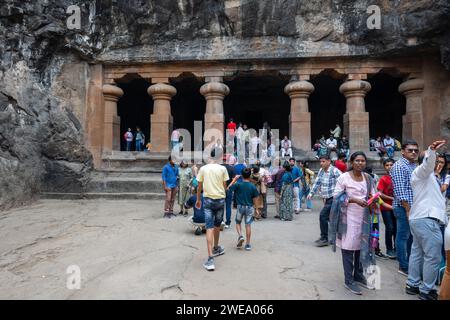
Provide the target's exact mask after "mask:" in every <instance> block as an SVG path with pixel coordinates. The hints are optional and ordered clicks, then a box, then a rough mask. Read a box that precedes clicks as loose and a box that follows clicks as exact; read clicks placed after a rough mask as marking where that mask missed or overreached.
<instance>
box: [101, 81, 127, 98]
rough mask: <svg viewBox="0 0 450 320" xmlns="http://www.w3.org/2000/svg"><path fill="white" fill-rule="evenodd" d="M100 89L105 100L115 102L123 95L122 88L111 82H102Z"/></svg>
mask: <svg viewBox="0 0 450 320" xmlns="http://www.w3.org/2000/svg"><path fill="white" fill-rule="evenodd" d="M102 91H103V96H104V97H105V100H107V101H112V102H117V100H119V98H120V97H121V96H123V90H122V89H120V88H119V87H117V86H114V85H111V84H104V85H103V88H102Z"/></svg>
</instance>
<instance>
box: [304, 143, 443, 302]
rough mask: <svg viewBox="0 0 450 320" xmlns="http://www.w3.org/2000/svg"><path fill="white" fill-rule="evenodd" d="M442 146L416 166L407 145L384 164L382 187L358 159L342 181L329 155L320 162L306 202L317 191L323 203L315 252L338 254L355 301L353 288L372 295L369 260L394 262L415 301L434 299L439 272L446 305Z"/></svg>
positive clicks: (412, 147)
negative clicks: (398, 156) (382, 247)
mask: <svg viewBox="0 0 450 320" xmlns="http://www.w3.org/2000/svg"><path fill="white" fill-rule="evenodd" d="M444 144H445V141H436V142H434V143H432V144H431V145H430V146H429V148H428V149H427V151H426V152H425V153H423V155H422V156H421V157H420V158H419V148H418V144H417V143H416V142H415V141H412V140H408V141H406V142H405V143H404V144H403V145H402V148H401V151H402V158H401V159H400V160H398V161H397V162H395V163H394V160H392V159H386V160H385V161H384V167H385V170H386V175H384V176H383V177H382V178H381V179H377V178H376V176H375V175H373V174H371V173H370V170H367V157H366V155H365V154H364V153H363V152H360V151H357V152H355V153H353V154H352V155H351V157H350V161H349V165H350V168H349V169H348V170H347V172H345V173H342V172H341V171H340V170H338V169H337V168H336V167H334V166H333V165H331V160H330V158H329V156H328V155H323V156H321V158H320V165H321V169H320V171H319V173H318V177H317V179H316V182H315V184H314V186H313V187H312V190H311V193H310V194H309V196H308V197H309V198H311V197H312V196H313V195H314V194H315V192H317V191H318V190H319V194H320V196H321V198H322V199H323V203H324V207H323V209H322V211H321V212H320V230H321V235H320V238H319V239H318V240H316V245H317V246H318V247H325V246H328V245H330V244H331V245H332V248H333V250H335V249H336V246H338V247H340V248H341V253H342V261H343V266H344V279H345V280H344V286H345V287H346V288H347V289H348V290H350V291H351V292H352V293H354V294H357V295H360V294H362V291H361V289H360V287H364V288H367V289H374V288H375V287H374V284H373V283H369V282H368V281H367V277H366V275H368V274H373V273H374V271H375V270H376V268H374V265H375V257H380V258H391V259H395V258H396V259H397V260H398V263H399V270H398V272H399V273H400V274H402V275H404V276H406V277H407V278H408V279H407V281H406V289H405V291H406V293H407V294H411V295H418V296H419V298H420V299H421V300H436V299H438V292H437V290H436V288H435V284H436V283H439V282H440V280H441V277H442V274H443V270H445V275H444V276H443V281H442V284H441V289H440V294H439V297H440V299H450V266H449V265H448V259H449V258H450V227H448V211H447V210H446V195H447V193H446V192H447V189H448V186H449V184H450V177H449V176H448V175H447V166H446V157H445V156H444V155H440V154H438V153H437V150H438V149H439V148H441V147H442V146H443V145H444ZM417 162H419V164H417ZM380 216H381V217H382V218H383V222H384V224H385V244H386V249H387V252H386V255H384V254H382V253H381V251H380V247H379V230H380V228H379V223H380ZM444 239H445V240H444ZM444 242H445V244H444ZM446 261H447V267H446V269H445V264H446ZM378 276H379V275H378ZM371 279H376V276H375V277H371Z"/></svg>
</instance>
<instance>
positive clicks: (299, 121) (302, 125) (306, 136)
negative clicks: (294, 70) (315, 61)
mask: <svg viewBox="0 0 450 320" xmlns="http://www.w3.org/2000/svg"><path fill="white" fill-rule="evenodd" d="M313 91H314V86H313V85H312V84H311V83H310V82H308V81H304V80H302V81H294V82H291V83H289V84H287V85H286V87H285V88H284V92H285V93H286V94H287V95H289V98H291V113H290V115H289V138H290V139H291V141H292V145H293V147H294V148H296V149H301V150H303V151H306V152H308V151H311V113H310V112H309V110H308V97H309V95H310V94H311V93H312V92H313Z"/></svg>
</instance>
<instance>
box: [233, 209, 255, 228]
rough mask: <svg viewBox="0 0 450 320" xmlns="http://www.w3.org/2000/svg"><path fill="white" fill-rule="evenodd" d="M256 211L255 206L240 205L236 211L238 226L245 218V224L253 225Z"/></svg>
mask: <svg viewBox="0 0 450 320" xmlns="http://www.w3.org/2000/svg"><path fill="white" fill-rule="evenodd" d="M254 212H255V209H254V208H253V206H242V205H240V204H238V206H237V211H236V224H241V222H242V218H245V224H251V223H252V222H253V213H254Z"/></svg>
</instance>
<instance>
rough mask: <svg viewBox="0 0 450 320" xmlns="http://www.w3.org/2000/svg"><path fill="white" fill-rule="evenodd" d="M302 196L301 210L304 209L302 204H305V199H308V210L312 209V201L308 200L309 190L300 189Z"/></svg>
mask: <svg viewBox="0 0 450 320" xmlns="http://www.w3.org/2000/svg"><path fill="white" fill-rule="evenodd" d="M299 194H300V196H299V198H300V209H301V208H302V203H303V198H305V199H306V208H307V209H312V201H311V200H308V194H309V188H308V189H305V188H300V192H299Z"/></svg>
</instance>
